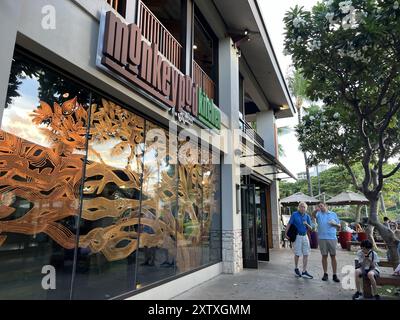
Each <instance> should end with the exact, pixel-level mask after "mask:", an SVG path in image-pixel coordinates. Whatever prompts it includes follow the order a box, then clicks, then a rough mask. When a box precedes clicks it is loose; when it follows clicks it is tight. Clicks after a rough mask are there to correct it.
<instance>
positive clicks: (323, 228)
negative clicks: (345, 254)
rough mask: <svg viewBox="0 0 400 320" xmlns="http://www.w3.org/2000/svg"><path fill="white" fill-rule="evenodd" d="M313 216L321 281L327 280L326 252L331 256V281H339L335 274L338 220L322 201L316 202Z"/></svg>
mask: <svg viewBox="0 0 400 320" xmlns="http://www.w3.org/2000/svg"><path fill="white" fill-rule="evenodd" d="M313 218H314V219H315V220H316V222H317V225H318V244H319V248H320V251H321V255H322V268H323V269H324V276H323V277H322V281H327V280H328V253H329V254H330V256H331V262H332V271H333V278H332V279H333V281H335V282H340V280H339V278H338V277H337V275H336V271H337V262H336V246H337V236H336V232H337V230H338V229H339V228H340V221H339V219H338V217H337V215H336V213H335V212H332V211H328V207H327V206H326V204H325V203H324V202H320V203H319V204H318V208H317V209H316V210H314V212H313Z"/></svg>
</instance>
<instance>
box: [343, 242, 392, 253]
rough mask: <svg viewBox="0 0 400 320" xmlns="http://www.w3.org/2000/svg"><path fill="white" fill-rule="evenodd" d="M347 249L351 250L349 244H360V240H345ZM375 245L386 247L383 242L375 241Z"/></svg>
mask: <svg viewBox="0 0 400 320" xmlns="http://www.w3.org/2000/svg"><path fill="white" fill-rule="evenodd" d="M346 244H347V250H348V251H351V246H359V245H360V244H361V242H360V241H347V243H346ZM375 244H376V246H377V247H380V248H384V249H387V245H386V243H385V242H375Z"/></svg>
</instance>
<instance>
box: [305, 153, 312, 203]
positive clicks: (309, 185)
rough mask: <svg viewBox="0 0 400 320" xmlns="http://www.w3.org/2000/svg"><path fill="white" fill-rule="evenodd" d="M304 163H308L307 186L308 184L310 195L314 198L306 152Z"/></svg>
mask: <svg viewBox="0 0 400 320" xmlns="http://www.w3.org/2000/svg"><path fill="white" fill-rule="evenodd" d="M304 161H305V163H306V175H307V184H308V194H309V195H310V196H311V197H312V196H313V191H312V185H311V177H310V169H309V168H308V165H307V155H306V153H305V152H304Z"/></svg>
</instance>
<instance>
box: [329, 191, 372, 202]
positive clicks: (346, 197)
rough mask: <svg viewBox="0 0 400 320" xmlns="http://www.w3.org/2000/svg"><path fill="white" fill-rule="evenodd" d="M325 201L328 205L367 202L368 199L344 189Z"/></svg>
mask: <svg viewBox="0 0 400 320" xmlns="http://www.w3.org/2000/svg"><path fill="white" fill-rule="evenodd" d="M326 203H327V204H330V205H347V204H368V203H369V200H368V199H367V198H366V197H364V195H362V194H359V193H355V192H351V191H344V192H342V193H339V194H338V195H336V196H334V197H333V198H331V199H329V200H328V201H326Z"/></svg>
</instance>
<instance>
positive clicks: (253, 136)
mask: <svg viewBox="0 0 400 320" xmlns="http://www.w3.org/2000/svg"><path fill="white" fill-rule="evenodd" d="M239 120H240V128H241V129H242V132H244V133H245V134H246V135H247V136H248V137H249V138H250V140H251V141H254V142H256V143H258V144H259V145H260V146H261V147H263V148H264V139H263V138H261V137H260V135H259V134H258V133H257V132H256V131H255V130H254V129H253V128H252V127H251V126H250V124H249V123H248V122H247V121H244V120H242V119H239Z"/></svg>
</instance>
